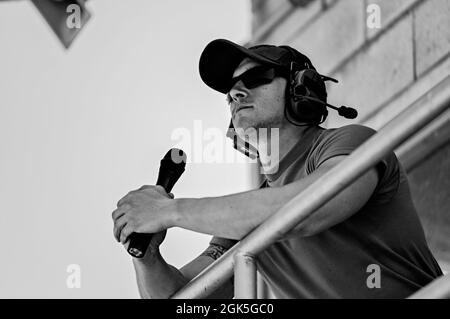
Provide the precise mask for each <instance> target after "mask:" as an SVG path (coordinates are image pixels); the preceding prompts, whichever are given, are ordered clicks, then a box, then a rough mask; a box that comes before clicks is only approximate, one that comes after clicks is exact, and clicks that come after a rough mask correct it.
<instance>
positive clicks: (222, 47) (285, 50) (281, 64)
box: [199, 39, 315, 94]
mask: <svg viewBox="0 0 450 319" xmlns="http://www.w3.org/2000/svg"><path fill="white" fill-rule="evenodd" d="M244 58H251V59H253V60H255V61H257V62H260V63H261V64H264V65H270V66H273V67H278V68H284V69H286V70H289V69H290V67H291V62H295V63H296V65H297V66H298V68H297V70H303V69H315V68H314V66H313V65H312V63H311V61H310V60H309V58H308V57H307V56H305V55H304V54H302V53H300V52H298V51H297V50H296V49H294V48H292V47H288V46H275V45H269V44H261V45H256V46H252V47H249V48H246V47H244V46H241V45H238V44H236V43H234V42H231V41H229V40H225V39H217V40H213V41H211V42H210V43H208V45H207V46H206V47H205V49H204V50H203V52H202V54H201V56H200V62H199V71H200V77H201V78H202V80H203V82H205V84H206V85H208V86H209V87H210V88H212V89H214V90H216V91H219V92H221V93H224V94H226V93H228V91H229V89H230V87H229V86H230V81H231V78H232V77H233V73H234V70H235V69H236V68H237V67H238V65H239V63H241V61H242V60H243V59H244Z"/></svg>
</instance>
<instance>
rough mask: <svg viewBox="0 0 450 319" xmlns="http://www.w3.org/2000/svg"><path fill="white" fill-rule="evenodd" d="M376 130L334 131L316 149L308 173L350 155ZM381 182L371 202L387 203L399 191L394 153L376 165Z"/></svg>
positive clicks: (351, 127) (357, 127)
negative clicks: (335, 159)
mask: <svg viewBox="0 0 450 319" xmlns="http://www.w3.org/2000/svg"><path fill="white" fill-rule="evenodd" d="M375 133H376V131H375V130H373V129H371V128H369V127H366V126H362V125H348V126H344V127H341V128H338V129H332V130H330V131H329V133H328V134H326V135H325V136H324V137H323V138H322V139H321V140H320V141H319V142H318V143H317V145H316V146H315V147H314V149H313V150H312V152H311V153H310V155H309V157H308V159H307V165H306V171H307V174H311V173H312V172H313V171H315V170H316V169H317V168H318V167H319V166H320V165H322V164H323V163H324V162H325V161H327V160H328V159H330V158H332V157H334V156H340V155H349V154H351V153H352V152H353V151H354V150H355V149H357V148H358V147H359V146H360V145H361V144H363V143H364V142H365V141H367V140H368V139H369V138H370V137H371V136H372V135H374V134H375ZM376 169H377V172H378V176H379V180H378V185H377V187H376V189H375V191H374V195H373V196H372V198H371V200H376V201H385V200H388V199H390V198H391V197H392V196H393V195H394V194H395V193H396V191H397V189H398V185H399V163H398V160H397V157H396V156H395V154H394V152H389V153H388V154H387V155H385V156H384V157H383V158H382V159H381V161H380V162H379V163H378V164H377V165H376Z"/></svg>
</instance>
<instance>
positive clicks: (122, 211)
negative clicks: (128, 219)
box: [111, 204, 131, 220]
mask: <svg viewBox="0 0 450 319" xmlns="http://www.w3.org/2000/svg"><path fill="white" fill-rule="evenodd" d="M130 208H131V206H130V205H128V204H125V205H122V206H120V207H118V208H116V209H115V210H114V211H113V212H112V214H111V216H112V219H113V220H116V219H118V218H120V217H122V215H123V214H125V213H126V212H127V211H128V210H129V209H130Z"/></svg>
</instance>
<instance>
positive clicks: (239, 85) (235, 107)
mask: <svg viewBox="0 0 450 319" xmlns="http://www.w3.org/2000/svg"><path fill="white" fill-rule="evenodd" d="M258 65H261V64H259V63H258V62H256V61H254V60H251V59H249V58H246V59H244V60H243V61H242V62H241V63H240V64H239V66H238V67H237V68H236V70H235V71H234V73H233V78H235V77H237V76H239V75H241V74H243V73H244V72H246V71H248V70H250V69H252V68H254V67H256V66H258ZM286 82H287V81H286V79H284V78H281V77H275V78H274V80H273V81H272V82H271V83H268V84H263V85H261V86H258V87H255V88H252V89H249V88H246V87H245V85H244V83H243V82H242V81H238V82H236V83H235V84H234V86H233V87H232V88H231V90H230V92H229V93H228V94H227V100H228V101H229V102H230V103H229V104H230V111H231V115H232V121H233V125H234V127H236V128H242V129H244V130H246V129H247V128H249V127H253V128H255V129H258V128H268V129H269V128H273V127H277V128H281V127H282V126H283V125H285V123H286V119H285V117H284V104H285V102H284V101H285V99H284V96H285V88H286Z"/></svg>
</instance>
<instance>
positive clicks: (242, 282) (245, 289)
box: [234, 252, 256, 299]
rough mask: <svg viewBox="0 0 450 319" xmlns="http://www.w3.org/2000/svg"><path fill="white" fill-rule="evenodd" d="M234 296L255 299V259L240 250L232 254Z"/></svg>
mask: <svg viewBox="0 0 450 319" xmlns="http://www.w3.org/2000/svg"><path fill="white" fill-rule="evenodd" d="M234 297H235V298H236V299H256V261H255V258H254V257H253V256H250V255H248V254H245V253H242V252H238V253H236V254H234Z"/></svg>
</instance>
